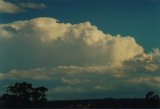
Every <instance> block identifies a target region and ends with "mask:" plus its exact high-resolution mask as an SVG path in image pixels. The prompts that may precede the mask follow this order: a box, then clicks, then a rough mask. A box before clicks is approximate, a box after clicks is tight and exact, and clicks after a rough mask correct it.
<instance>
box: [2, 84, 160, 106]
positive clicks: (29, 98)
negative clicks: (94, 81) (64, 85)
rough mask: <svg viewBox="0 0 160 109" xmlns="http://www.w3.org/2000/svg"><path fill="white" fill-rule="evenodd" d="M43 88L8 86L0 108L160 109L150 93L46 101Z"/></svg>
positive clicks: (158, 101)
mask: <svg viewBox="0 0 160 109" xmlns="http://www.w3.org/2000/svg"><path fill="white" fill-rule="evenodd" d="M46 91H48V89H47V88H45V87H33V86H32V84H31V83H26V82H21V83H19V82H17V83H15V84H14V85H11V86H8V87H7V90H6V93H5V94H3V95H2V96H1V97H0V107H11V108H12V107H13V108H14V107H53V108H54V107H55V108H74V107H75V108H85V107H87V108H102V107H104V108H106V107H111V108H112V107H113V108H115V107H118V108H131V107H132V108H146V107H147V108H150V107H156V108H157V107H158V108H159V107H160V99H159V95H158V94H155V93H154V92H152V91H150V92H148V93H147V94H146V96H145V98H142V99H134V98H133V99H125V98H124V99H109V98H108V99H91V100H62V101H47V99H46V94H45V93H46Z"/></svg>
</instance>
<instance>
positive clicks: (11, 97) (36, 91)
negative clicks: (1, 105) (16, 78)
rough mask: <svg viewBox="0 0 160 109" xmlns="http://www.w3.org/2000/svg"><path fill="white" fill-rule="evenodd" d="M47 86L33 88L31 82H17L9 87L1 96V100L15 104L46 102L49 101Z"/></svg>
mask: <svg viewBox="0 0 160 109" xmlns="http://www.w3.org/2000/svg"><path fill="white" fill-rule="evenodd" d="M46 91H48V89H47V88H45V87H36V88H33V87H32V84H31V83H26V82H22V83H19V82H17V83H16V84H14V85H13V86H8V87H7V93H6V94H4V95H2V96H1V100H2V101H4V102H5V103H12V104H13V103H14V104H29V103H30V104H31V103H34V104H36V103H42V104H43V103H44V102H46V101H47V99H46V95H45V92H46Z"/></svg>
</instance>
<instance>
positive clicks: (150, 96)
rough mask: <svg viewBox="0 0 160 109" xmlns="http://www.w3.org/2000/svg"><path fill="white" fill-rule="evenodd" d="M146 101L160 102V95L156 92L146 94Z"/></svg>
mask: <svg viewBox="0 0 160 109" xmlns="http://www.w3.org/2000/svg"><path fill="white" fill-rule="evenodd" d="M146 99H147V100H159V95H157V94H155V93H154V92H151V91H150V92H148V93H147V94H146Z"/></svg>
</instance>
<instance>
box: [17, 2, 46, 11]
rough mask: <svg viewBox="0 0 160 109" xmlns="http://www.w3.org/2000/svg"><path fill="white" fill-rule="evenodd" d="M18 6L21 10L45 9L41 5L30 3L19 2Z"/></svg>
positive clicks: (43, 5) (44, 6)
mask: <svg viewBox="0 0 160 109" xmlns="http://www.w3.org/2000/svg"><path fill="white" fill-rule="evenodd" d="M19 6H20V7H22V8H30V9H43V8H46V5H45V4H43V3H39V4H38V3H32V2H21V3H19Z"/></svg>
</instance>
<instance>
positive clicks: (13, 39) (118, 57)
mask: <svg viewBox="0 0 160 109" xmlns="http://www.w3.org/2000/svg"><path fill="white" fill-rule="evenodd" d="M0 34H2V35H1V36H0V37H1V38H3V39H4V38H5V39H6V38H8V39H7V40H5V43H6V44H8V45H7V46H8V47H9V49H12V50H14V49H15V50H18V51H17V52H12V53H10V54H7V53H8V51H9V50H8V51H7V50H6V48H5V47H2V48H1V50H2V51H4V53H3V54H4V59H3V60H4V61H7V60H10V64H12V65H13V66H16V65H17V64H18V63H17V58H19V60H20V62H19V64H20V65H17V66H21V65H22V64H25V66H30V65H31V64H33V65H32V66H36V67H41V66H48V65H49V66H51V65H52V66H60V65H64V66H66V65H67V66H68V65H74V66H86V65H87V66H94V65H111V66H117V65H120V64H121V62H123V61H125V60H129V59H131V58H133V57H135V56H137V55H140V54H143V47H141V46H140V45H138V44H137V43H136V42H135V39H134V38H133V37H130V36H128V37H122V36H120V35H118V36H111V35H109V34H104V33H103V32H102V31H100V30H98V29H97V27H96V26H93V25H91V24H90V23H89V22H85V23H80V24H70V23H60V22H57V20H55V19H53V18H36V19H32V20H28V21H18V22H14V23H11V24H1V25H0ZM2 46H3V45H2ZM15 56H17V58H16V57H15ZM5 57H6V59H7V60H5ZM24 57H26V58H24ZM7 64H8V63H7Z"/></svg>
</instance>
